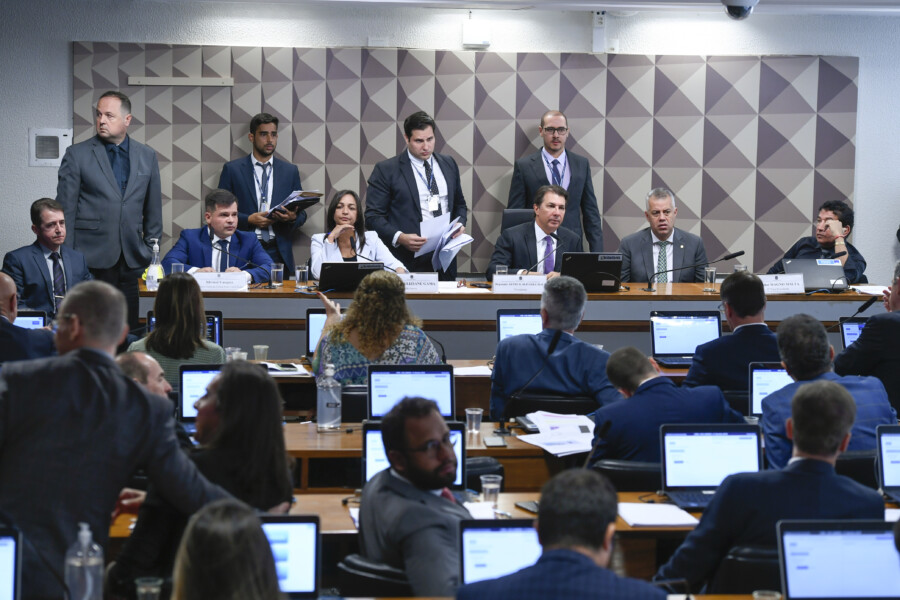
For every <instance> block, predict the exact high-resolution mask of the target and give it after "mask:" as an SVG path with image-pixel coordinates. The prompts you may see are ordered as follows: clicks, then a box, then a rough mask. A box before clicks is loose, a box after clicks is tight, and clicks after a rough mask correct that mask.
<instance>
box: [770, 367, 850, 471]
mask: <svg viewBox="0 0 900 600" xmlns="http://www.w3.org/2000/svg"><path fill="white" fill-rule="evenodd" d="M855 419H856V402H854V401H853V396H851V395H850V392H848V391H847V389H846V388H845V387H844V386H842V385H841V384H839V383H836V382H834V381H813V382H812V383H807V384H804V385H801V386H800V387H799V389H797V392H796V393H795V394H794V398H793V400H791V417H790V418H789V419H788V420H787V423H786V431H787V436H788V438H790V439H792V440H793V441H794V456H803V457H814V458H820V459H825V460H830V461H832V462H833V461H834V460H835V459H837V456H838V454H840V453H841V452H844V451H845V450H846V449H847V444H849V443H850V430H851V429H852V428H853V422H854V420H855Z"/></svg>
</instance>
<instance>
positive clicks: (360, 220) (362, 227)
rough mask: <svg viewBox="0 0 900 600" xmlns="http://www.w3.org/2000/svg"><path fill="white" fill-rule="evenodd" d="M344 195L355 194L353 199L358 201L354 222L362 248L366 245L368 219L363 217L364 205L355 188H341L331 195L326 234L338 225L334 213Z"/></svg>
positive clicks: (326, 220) (326, 213)
mask: <svg viewBox="0 0 900 600" xmlns="http://www.w3.org/2000/svg"><path fill="white" fill-rule="evenodd" d="M344 196H353V200H354V202H356V222H355V223H354V224H353V229H355V230H356V239H358V240H359V249H360V250H362V249H363V248H364V247H365V245H366V219H365V217H363V206H362V202H361V201H360V199H359V194H357V193H356V192H354V191H353V190H339V191H337V192H335V193H334V196H332V197H331V202H329V203H328V208H327V209H326V210H325V235H326V236H327V235H328V234H329V233H331V230H332V229H334V228H335V226H336V225H337V223H336V222H335V220H334V213H335V211H336V210H337V205H338V202H340V201H341V198H343V197H344Z"/></svg>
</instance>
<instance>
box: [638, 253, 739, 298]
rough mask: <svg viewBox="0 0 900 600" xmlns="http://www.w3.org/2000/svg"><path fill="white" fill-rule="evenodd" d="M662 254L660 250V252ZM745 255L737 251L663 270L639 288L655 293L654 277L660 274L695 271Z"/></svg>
mask: <svg viewBox="0 0 900 600" xmlns="http://www.w3.org/2000/svg"><path fill="white" fill-rule="evenodd" d="M660 252H662V250H660ZM744 254H746V253H745V252H744V251H743V250H739V251H737V252H732V253H731V254H726V255H725V256H723V257H722V258H717V259H716V260H710V261H707V262H702V263H697V264H695V265H687V266H684V267H675V268H674V269H665V270H663V271H657V272H656V273H654V274H653V275H652V276H651V277H650V281H648V282H647V287H645V288H641V290H642V291H644V292H655V291H656V289H655V288H654V287H653V283H654V282H655V281H656V276H657V275H661V274H662V273H673V272H675V271H682V270H684V269H696V268H697V267H705V266H709V265H714V264H716V263H719V262H722V261H723V260H731V259H732V258H737V257H738V256H743V255H744Z"/></svg>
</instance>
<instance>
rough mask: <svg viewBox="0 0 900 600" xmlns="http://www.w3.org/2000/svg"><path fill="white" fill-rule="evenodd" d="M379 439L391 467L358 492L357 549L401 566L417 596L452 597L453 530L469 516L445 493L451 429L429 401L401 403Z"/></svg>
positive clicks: (452, 467)
mask: <svg viewBox="0 0 900 600" xmlns="http://www.w3.org/2000/svg"><path fill="white" fill-rule="evenodd" d="M381 438H382V441H383V442H384V450H385V453H386V454H387V458H388V462H389V463H390V465H391V466H390V468H389V469H385V470H384V471H382V472H381V473H378V474H377V475H375V477H373V478H372V479H371V480H370V481H369V482H368V483H366V486H365V487H364V488H363V492H362V499H361V501H360V510H359V547H360V551H361V552H362V554H363V556H365V557H366V558H368V559H370V560H374V561H377V562H380V563H384V564H387V565H390V566H392V567H396V568H398V569H403V570H404V571H405V572H406V577H407V578H408V579H409V583H410V586H412V591H413V595H415V596H452V595H453V594H454V592H455V590H456V587H457V586H458V585H459V549H458V547H457V546H458V542H457V528H458V524H459V521H461V520H462V519H471V518H472V516H471V515H470V514H469V511H467V510H466V509H465V508H464V507H463V506H462V504H461V503H460V502H459V501H458V500H457V499H456V498H455V497H454V496H453V495H452V494H451V492H450V490H449V489H448V488H447V486H449V485H450V484H451V483H453V481H454V480H455V479H456V467H457V464H456V452H455V451H454V448H453V445H452V443H451V441H450V430H449V429H448V428H447V424H446V423H445V422H444V418H443V417H442V416H441V413H440V412H439V411H438V408H437V405H436V404H435V403H434V402H433V401H431V400H426V399H424V398H404V399H403V400H401V401H400V402H399V403H397V405H396V406H394V408H392V409H391V410H390V412H389V413H388V414H387V415H385V417H384V419H383V420H382V422H381Z"/></svg>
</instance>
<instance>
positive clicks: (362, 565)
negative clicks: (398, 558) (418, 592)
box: [337, 554, 413, 598]
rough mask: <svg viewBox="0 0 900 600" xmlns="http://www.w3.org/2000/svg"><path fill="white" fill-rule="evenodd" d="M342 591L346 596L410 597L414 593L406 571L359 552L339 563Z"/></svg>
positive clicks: (349, 555)
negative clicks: (366, 556)
mask: <svg viewBox="0 0 900 600" xmlns="http://www.w3.org/2000/svg"><path fill="white" fill-rule="evenodd" d="M337 567H338V570H339V571H341V580H340V581H341V583H340V591H341V595H343V596H345V597H351V596H355V597H364V596H374V597H376V598H378V597H385V596H392V597H395V598H409V597H411V596H412V595H413V593H412V588H411V587H410V586H409V581H407V579H406V573H404V572H403V571H402V570H400V569H397V568H395V567H391V566H388V565H385V564H382V563H379V562H375V561H373V560H369V559H368V558H365V557H363V556H361V555H359V554H348V555H347V556H345V557H344V560H342V561H341V562H339V563H338V566H337Z"/></svg>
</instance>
